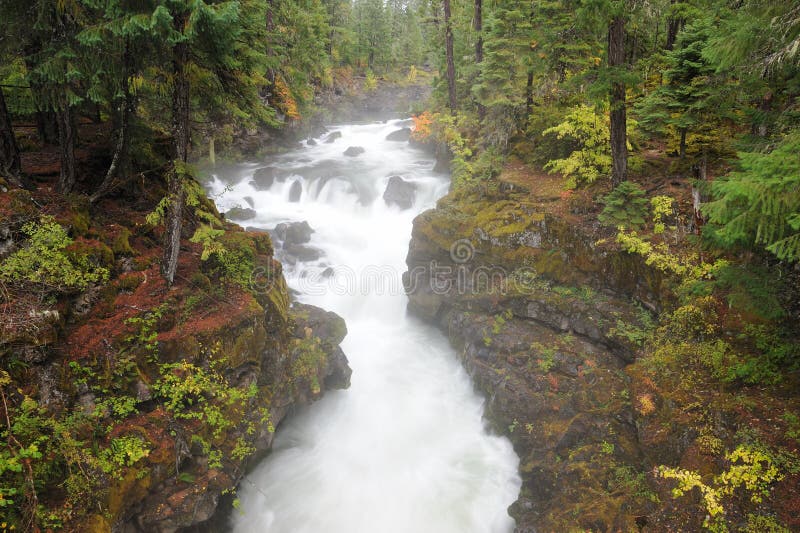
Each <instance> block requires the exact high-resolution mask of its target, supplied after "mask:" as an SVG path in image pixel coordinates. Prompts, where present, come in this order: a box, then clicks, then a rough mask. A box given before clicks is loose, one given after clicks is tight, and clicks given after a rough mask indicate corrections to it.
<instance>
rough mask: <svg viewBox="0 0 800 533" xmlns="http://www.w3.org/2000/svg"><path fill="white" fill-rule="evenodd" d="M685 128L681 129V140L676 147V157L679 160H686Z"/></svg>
mask: <svg viewBox="0 0 800 533" xmlns="http://www.w3.org/2000/svg"><path fill="white" fill-rule="evenodd" d="M686 133H687V129H686V128H681V140H680V144H679V145H678V157H680V158H681V159H685V158H686Z"/></svg>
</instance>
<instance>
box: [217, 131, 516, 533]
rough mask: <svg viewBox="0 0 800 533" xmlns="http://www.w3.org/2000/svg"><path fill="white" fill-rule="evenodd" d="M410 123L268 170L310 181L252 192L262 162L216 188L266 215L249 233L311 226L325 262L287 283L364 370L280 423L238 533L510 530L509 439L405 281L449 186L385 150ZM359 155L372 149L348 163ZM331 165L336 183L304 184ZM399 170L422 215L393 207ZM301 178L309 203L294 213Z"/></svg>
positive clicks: (248, 482)
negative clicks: (409, 299)
mask: <svg viewBox="0 0 800 533" xmlns="http://www.w3.org/2000/svg"><path fill="white" fill-rule="evenodd" d="M403 125H405V123H403V122H401V121H389V122H388V123H383V124H380V123H376V124H369V125H347V126H339V127H333V128H331V129H332V131H340V132H341V133H342V138H341V139H338V140H337V141H336V142H334V143H332V144H324V143H320V144H319V145H317V146H304V147H303V148H301V149H298V150H295V151H293V152H292V153H289V154H285V155H283V156H280V157H277V158H275V159H273V160H272V161H270V162H269V164H270V165H273V166H277V167H280V168H283V169H299V170H298V171H297V175H295V176H291V177H289V178H288V179H287V181H285V182H283V183H280V182H276V183H275V184H274V185H273V186H272V187H271V188H270V189H269V190H267V191H257V190H255V189H254V188H253V187H252V186H251V185H250V184H249V181H250V179H251V177H252V175H253V172H254V171H255V169H256V168H257V167H258V166H263V165H243V166H241V167H237V168H235V169H229V170H226V171H221V172H220V173H219V177H218V178H217V179H215V181H214V182H213V183H212V184H211V185H210V186H209V188H210V189H211V192H212V194H213V193H217V194H220V196H219V197H218V200H217V201H218V204H219V205H220V208H221V209H222V210H225V209H226V208H230V207H232V206H236V205H239V206H241V207H248V204H247V202H246V201H245V200H244V198H245V197H250V198H251V199H252V200H253V203H254V208H255V210H256V211H257V213H258V215H257V217H256V218H255V219H252V220H248V221H244V222H242V224H243V225H247V226H257V227H261V228H270V229H271V228H273V227H274V226H275V225H276V224H277V223H279V222H285V221H301V220H307V221H308V222H309V224H310V225H311V227H312V228H314V230H315V233H314V234H313V236H312V240H311V243H310V245H311V246H313V247H316V248H318V249H320V250H321V251H322V252H323V255H322V257H321V258H320V259H319V260H318V261H312V262H306V263H302V262H299V263H297V264H296V265H295V266H293V267H292V266H286V269H285V274H286V276H287V280H288V281H289V285H290V286H291V287H292V288H294V289H296V290H298V291H299V292H300V293H301V294H300V295H299V296H298V299H299V300H301V301H303V302H307V303H311V304H314V305H318V306H320V307H323V308H325V309H329V310H333V311H335V312H336V313H338V314H340V315H341V316H342V317H344V318H345V320H346V321H347V327H348V330H349V333H348V335H347V338H346V339H345V341H344V342H343V343H342V348H343V349H344V351H345V353H346V354H347V357H348V359H349V361H350V366H351V367H352V369H353V376H352V385H351V387H350V388H349V389H347V390H343V391H330V392H328V393H326V395H325V397H324V398H323V399H322V400H320V401H319V402H317V403H315V404H314V405H312V406H311V407H309V408H306V409H305V410H303V411H302V412H301V413H299V414H297V415H295V416H292V417H290V418H289V419H288V420H286V421H284V422H283V423H282V425H281V426H280V428H279V430H278V434H277V436H276V439H275V443H274V447H273V451H272V453H271V454H270V455H269V456H268V457H267V458H266V459H265V460H264V461H263V462H262V463H261V464H259V465H258V466H257V467H256V468H255V469H254V471H253V472H251V473H250V474H249V475H248V476H247V478H246V479H245V481H244V482H243V483H242V484H241V487H240V489H239V497H240V500H241V507H240V509H239V510H236V511H234V514H233V517H232V519H231V522H232V523H231V527H232V530H233V531H235V532H242V533H244V532H247V533H251V532H259V531H269V532H286V533H303V532H309V533H311V532H313V533H323V532H324V533H335V532H341V533H358V532H365V533H366V532H369V533H374V532H381V533H384V532H385V533H393V532H398V533H400V532H403V533H425V532H430V533H448V532H453V533H470V532H475V533H485V532H508V531H511V530H513V527H514V522H513V520H512V519H511V518H510V517H509V516H508V513H507V510H506V509H507V507H508V506H509V505H510V504H511V503H512V502H513V501H514V500H515V499H516V497H517V494H518V492H519V487H520V481H519V477H518V474H517V466H518V458H517V456H516V455H515V454H514V451H513V449H512V447H511V444H510V443H509V442H508V440H506V439H505V438H501V437H498V436H494V435H491V434H490V433H489V432H487V430H486V427H485V424H484V422H483V421H482V416H481V415H482V411H483V401H482V399H481V398H480V397H479V396H478V395H476V393H475V392H474V391H473V387H472V384H471V382H470V379H469V377H468V376H467V374H466V373H465V372H464V370H463V369H462V367H461V365H460V363H459V362H458V360H457V358H456V354H455V353H454V352H453V350H452V348H450V346H449V344H448V343H447V341H446V339H445V338H444V336H443V335H442V334H441V333H440V332H439V331H438V330H435V329H434V328H433V327H431V326H428V325H426V324H423V323H422V322H420V321H419V320H417V319H414V318H412V317H409V316H407V315H406V309H405V308H406V296H405V295H404V294H403V291H402V283H401V280H400V275H401V273H402V272H403V271H404V270H405V262H404V261H405V256H406V253H407V248H408V241H409V238H410V235H411V222H412V220H413V218H414V216H415V215H416V214H417V213H419V212H420V211H422V210H423V209H426V208H428V207H432V206H433V205H434V203H435V200H436V199H437V198H439V197H440V196H442V195H443V194H444V193H445V192H446V190H447V187H448V180H447V178H446V177H444V176H441V175H435V174H434V173H433V172H432V170H431V169H432V167H433V161H432V160H431V158H430V157H429V156H427V155H426V154H425V153H424V152H422V151H420V150H416V149H414V148H411V147H410V146H409V145H408V144H407V143H400V142H390V141H386V140H385V139H384V138H385V136H386V135H387V134H388V133H390V132H392V131H394V130H396V129H398V128H399V127H401V126H403ZM348 146H362V147H364V148H365V149H366V152H365V153H364V154H361V155H360V156H358V157H356V158H350V157H346V156H343V155H342V152H343V151H344V150H345V148H347V147H348ZM323 161H326V162H325V163H323V164H322V167H324V168H325V169H328V171H327V172H323V174H325V175H326V176H327V178H328V179H327V181H326V180H325V179H320V178H316V179H313V178H312V179H308V177H309V176H314V175H317V176H318V175H319V172H318V171H319V168H320V165H319V163H320V162H323ZM309 167H315V168H316V171H315V170H309ZM301 174H306V177H303V176H302V175H301ZM393 174H394V175H401V176H403V177H404V179H406V180H409V181H413V182H414V183H415V184H416V185H417V196H416V201H415V205H414V207H413V208H412V209H409V210H406V211H401V210H400V209H399V208H397V207H391V208H390V207H387V206H386V204H385V202H384V201H383V198H382V195H383V191H384V189H385V187H386V183H387V181H388V176H390V175H393ZM295 180H299V181H301V183H302V185H303V194H302V197H301V200H300V202H294V203H292V202H289V201H288V198H289V190H290V189H291V184H292V182H293V181H295ZM226 184H232V188H230V189H229V190H227V191H225V186H226ZM328 266H331V267H333V268H334V272H335V274H334V276H333V277H332V278H331V279H330V280H328V281H324V280H322V279H320V278H319V276H317V275H316V274H318V273H319V272H321V271H322V270H323V269H324V268H326V267H328ZM309 276H311V277H309Z"/></svg>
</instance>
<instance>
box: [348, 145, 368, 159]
mask: <svg viewBox="0 0 800 533" xmlns="http://www.w3.org/2000/svg"><path fill="white" fill-rule="evenodd" d="M364 152H366V150H364V149H363V148H362V147H360V146H350V147H348V148H347V150H345V151H344V155H346V156H348V157H356V156H357V155H361V154H363V153H364Z"/></svg>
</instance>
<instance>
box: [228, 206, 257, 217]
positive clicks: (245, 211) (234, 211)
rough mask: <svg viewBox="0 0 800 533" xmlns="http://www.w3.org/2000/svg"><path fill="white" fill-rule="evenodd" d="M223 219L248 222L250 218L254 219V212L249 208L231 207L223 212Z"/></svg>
mask: <svg viewBox="0 0 800 533" xmlns="http://www.w3.org/2000/svg"><path fill="white" fill-rule="evenodd" d="M225 218H234V219H236V220H250V219H251V218H256V211H255V209H250V208H249V207H232V208H230V209H228V210H227V211H226V212H225Z"/></svg>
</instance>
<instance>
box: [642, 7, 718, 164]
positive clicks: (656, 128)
mask: <svg viewBox="0 0 800 533" xmlns="http://www.w3.org/2000/svg"><path fill="white" fill-rule="evenodd" d="M708 35H709V27H708V23H707V22H705V21H698V22H696V23H694V24H691V25H689V26H687V27H686V29H685V30H684V31H683V32H681V34H680V35H679V36H678V40H677V43H676V47H675V49H674V50H672V51H671V52H669V53H668V54H667V56H666V60H667V65H668V67H667V69H666V71H665V72H664V76H665V78H666V84H665V85H663V86H661V87H660V88H659V89H658V90H656V91H655V92H653V93H651V94H650V95H648V97H647V98H645V99H644V100H643V101H642V102H641V103H640V104H639V105H638V111H639V115H640V121H639V122H640V124H641V126H642V127H643V129H645V130H646V131H651V132H662V131H663V128H664V127H665V126H666V127H671V128H674V130H675V131H677V133H678V136H679V143H678V146H679V148H678V152H679V156H680V158H681V159H683V158H685V157H686V137H687V134H688V133H690V132H692V131H695V130H697V129H699V128H700V127H701V126H707V125H708V124H709V123H712V122H718V120H719V115H720V112H721V111H723V109H722V106H721V105H720V104H721V101H720V100H721V98H720V97H719V90H718V82H717V80H715V78H714V76H713V74H714V70H715V69H714V67H713V66H712V65H710V64H709V62H708V61H707V60H706V59H705V57H704V49H705V46H706V43H707V39H708ZM711 115H715V116H716V118H714V117H712V116H711Z"/></svg>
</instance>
